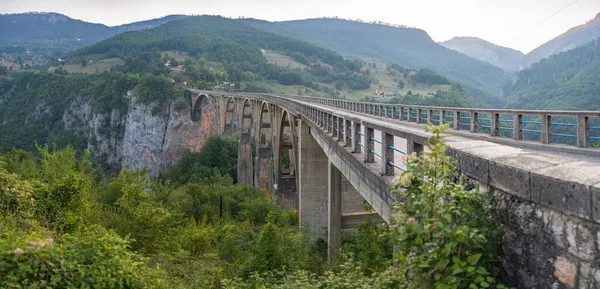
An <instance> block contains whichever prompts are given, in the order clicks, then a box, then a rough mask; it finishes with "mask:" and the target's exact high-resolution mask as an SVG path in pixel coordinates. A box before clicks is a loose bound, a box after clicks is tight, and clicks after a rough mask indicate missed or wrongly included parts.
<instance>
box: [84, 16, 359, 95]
mask: <svg viewBox="0 0 600 289" xmlns="http://www.w3.org/2000/svg"><path fill="white" fill-rule="evenodd" d="M265 49H268V50H270V51H275V52H278V53H281V54H283V55H286V56H289V57H291V58H293V59H294V60H296V61H298V62H300V63H302V64H303V65H305V66H307V69H300V68H295V69H292V68H286V67H282V66H277V65H274V64H271V63H269V62H268V61H267V59H266V58H265V56H263V53H262V52H261V50H265ZM156 50H160V51H182V52H186V53H187V54H188V55H189V56H190V57H198V58H200V59H201V60H200V62H199V63H197V64H200V65H195V63H194V62H193V61H190V62H188V63H187V64H188V65H187V66H188V67H189V66H190V65H192V66H193V67H194V68H192V69H198V72H199V73H200V74H201V75H204V74H206V73H205V71H204V70H207V71H208V70H210V68H213V69H214V68H215V67H214V66H222V67H223V70H224V71H223V73H225V77H223V78H222V79H202V80H204V82H202V83H201V84H200V83H197V81H198V80H199V79H197V78H196V79H193V77H192V80H193V81H195V82H193V83H196V84H200V85H202V86H206V85H207V84H210V85H213V86H214V85H216V84H218V81H217V80H219V81H227V82H232V83H236V82H243V81H275V82H276V83H279V84H282V85H301V86H305V87H309V88H312V89H314V90H317V91H325V92H327V93H329V94H331V95H335V91H334V90H332V89H329V88H328V87H324V86H321V85H320V83H333V82H336V83H340V84H341V85H342V86H344V87H349V88H351V89H362V88H366V87H368V86H369V85H370V83H371V79H370V78H369V77H368V76H366V75H364V74H362V73H360V71H359V70H360V67H361V66H362V63H361V61H358V60H348V59H344V58H343V57H342V56H340V55H339V54H337V53H335V52H333V51H330V50H327V49H323V48H319V47H316V46H314V45H311V44H308V43H306V42H303V41H298V40H294V39H291V38H286V37H281V36H278V35H275V34H271V33H267V32H264V31H261V30H258V29H255V28H252V27H250V26H248V25H245V24H242V23H240V22H237V21H234V20H230V19H227V18H223V17H216V16H197V17H189V18H186V19H183V20H179V21H173V22H169V23H167V24H165V25H162V26H159V27H156V28H154V29H150V30H144V31H137V32H127V33H123V34H120V35H117V36H115V37H113V38H111V39H107V40H105V41H102V42H100V43H97V44H95V45H92V46H89V47H86V48H83V49H81V50H78V51H76V52H75V53H74V55H75V56H87V55H103V56H104V57H107V58H113V57H121V58H127V57H128V56H138V55H140V54H142V53H144V52H149V51H156ZM168 60H170V61H171V66H176V65H178V64H179V63H178V62H177V61H176V59H174V58H173V59H169V58H168ZM202 62H203V63H202ZM129 63H131V61H127V63H126V64H125V67H126V69H125V70H127V71H140V70H139V69H133V70H132V69H129V68H127V67H131V65H128V64H129ZM208 63H213V64H214V66H210V65H206V64H208ZM133 67H134V68H137V67H136V66H135V65H134V66H133ZM162 69H163V70H164V69H165V67H164V66H163V67H162ZM168 71H170V70H169V69H166V70H164V71H163V72H159V71H153V72H151V73H154V74H157V73H163V74H166V73H167V72H168ZM190 73H192V74H193V71H191V72H190ZM188 76H190V77H191V76H192V75H188Z"/></svg>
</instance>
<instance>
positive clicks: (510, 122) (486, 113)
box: [302, 97, 600, 148]
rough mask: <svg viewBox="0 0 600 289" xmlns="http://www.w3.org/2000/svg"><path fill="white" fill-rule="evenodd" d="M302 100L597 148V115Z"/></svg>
mask: <svg viewBox="0 0 600 289" xmlns="http://www.w3.org/2000/svg"><path fill="white" fill-rule="evenodd" d="M302 99H303V100H308V101H312V102H316V103H320V104H323V105H328V106H332V107H336V108H339V109H345V110H351V111H354V112H360V113H364V114H369V115H374V116H379V117H384V118H390V119H395V120H400V121H406V122H414V123H433V124H436V125H439V124H441V123H449V124H451V128H452V129H454V130H462V131H468V132H471V133H485V134H489V135H490V136H492V137H505V138H512V139H514V140H527V141H537V142H540V143H542V144H550V143H558V144H567V145H573V146H577V147H580V148H587V147H593V146H596V145H599V144H600V111H565V110H514V109H481V108H461V107H436V106H414V105H403V104H382V103H372V102H358V101H348V100H337V99H327V98H310V97H302Z"/></svg>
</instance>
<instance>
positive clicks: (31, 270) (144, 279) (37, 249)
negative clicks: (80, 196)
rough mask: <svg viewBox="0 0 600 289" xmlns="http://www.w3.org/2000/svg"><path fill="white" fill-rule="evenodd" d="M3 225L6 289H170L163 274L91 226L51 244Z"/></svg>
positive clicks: (0, 256)
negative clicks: (23, 288)
mask: <svg viewBox="0 0 600 289" xmlns="http://www.w3.org/2000/svg"><path fill="white" fill-rule="evenodd" d="M22 230H23V227H22V225H21V224H16V223H15V222H14V221H13V220H11V219H10V218H6V217H2V219H1V220H0V232H1V233H2V237H1V238H0V250H1V251H0V276H2V278H0V287H2V288H22V287H21V286H24V287H26V288H161V287H163V288H167V287H166V286H164V281H162V279H161V275H162V271H160V270H155V269H151V268H149V267H147V266H146V265H145V262H147V261H146V259H144V258H143V257H141V256H139V255H138V254H135V253H132V252H131V251H130V250H129V248H128V245H127V241H126V240H125V239H123V238H121V237H119V236H118V235H117V234H116V233H114V232H111V231H107V230H105V229H103V228H101V227H99V226H91V227H88V228H85V229H82V230H78V231H76V232H74V233H73V234H66V235H63V236H61V237H60V238H59V239H53V238H52V237H50V236H49V235H50V234H49V233H44V232H43V231H34V232H31V233H29V234H28V235H26V236H24V235H25V233H24V232H23V231H22Z"/></svg>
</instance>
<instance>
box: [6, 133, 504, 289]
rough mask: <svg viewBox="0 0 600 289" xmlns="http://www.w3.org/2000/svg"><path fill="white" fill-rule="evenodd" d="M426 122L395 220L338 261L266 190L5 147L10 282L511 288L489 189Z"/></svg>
mask: <svg viewBox="0 0 600 289" xmlns="http://www.w3.org/2000/svg"><path fill="white" fill-rule="evenodd" d="M428 129H429V131H430V132H432V137H431V138H430V139H429V141H428V142H427V143H426V145H427V147H428V148H429V150H428V151H427V152H426V153H424V154H423V155H422V156H419V157H412V158H410V160H409V164H408V170H407V171H406V172H405V173H404V174H403V175H402V176H401V177H400V178H399V184H398V185H397V187H396V188H395V189H399V190H401V191H402V193H401V194H400V196H399V197H400V198H401V199H402V201H401V202H399V203H398V204H397V206H396V214H395V217H396V218H395V220H393V222H392V224H391V225H390V227H389V228H388V227H378V226H375V225H373V224H370V223H367V224H364V225H362V226H360V227H359V228H358V230H356V232H355V233H354V234H353V235H352V236H351V237H350V238H347V239H345V242H344V244H343V245H342V248H341V252H342V256H341V257H340V258H339V260H338V262H336V263H332V264H326V263H325V261H324V252H325V250H324V247H323V243H320V242H315V240H313V239H312V238H310V237H309V235H308V234H307V232H305V231H304V230H298V226H297V224H298V223H297V213H296V212H290V211H284V210H281V209H278V208H277V206H276V205H275V204H274V203H273V200H272V199H271V198H270V197H269V196H267V195H266V194H265V192H263V191H260V190H257V189H255V188H251V187H247V186H236V185H223V183H220V182H216V183H213V184H209V185H206V184H202V183H201V181H200V180H201V179H198V178H195V177H194V175H195V174H194V173H191V174H189V176H190V177H189V180H198V181H194V182H188V181H187V180H184V181H182V179H175V178H176V177H177V176H172V175H171V176H169V175H165V176H163V181H162V182H155V181H151V180H147V179H146V177H145V172H130V171H123V172H121V174H119V176H118V177H116V178H113V179H108V180H100V181H97V180H95V178H94V177H95V176H96V174H95V173H94V170H93V168H92V166H91V164H90V163H89V161H87V159H88V156H86V155H84V156H82V157H79V158H78V157H77V155H76V153H75V150H73V149H70V148H69V149H65V150H61V151H51V150H49V149H48V148H46V147H44V148H39V150H40V153H39V154H40V158H39V159H35V158H33V157H32V155H30V154H27V153H23V152H22V151H10V152H8V153H4V154H0V210H1V213H2V215H3V217H2V218H1V219H0V274H2V276H7V278H4V279H3V280H2V281H0V282H4V283H0V285H1V286H2V287H7V288H14V287H19V286H21V287H26V288H43V287H48V286H52V287H55V288H65V287H76V288H79V287H88V288H163V287H166V288H404V289H409V288H410V289H414V288H424V289H463V288H475V289H476V288H505V287H504V286H503V285H500V284H497V282H496V276H497V274H498V268H497V264H498V261H499V255H500V247H499V240H500V238H501V236H502V229H501V228H497V227H496V225H495V224H494V222H493V221H492V219H491V217H490V214H489V210H488V206H487V200H486V196H485V194H484V193H482V192H479V191H467V190H466V189H465V186H464V185H463V184H462V183H456V182H454V181H453V180H456V176H455V175H454V173H453V171H452V166H453V160H452V159H451V158H450V157H448V156H447V155H446V147H445V144H444V137H443V135H442V132H443V130H444V128H443V127H441V128H440V127H429V128H428ZM191 159H196V158H195V157H192V158H191ZM179 168H180V169H181V170H180V171H181V172H182V173H184V174H187V173H188V172H187V171H186V170H184V169H183V166H180V167H179ZM199 171H202V169H200V170H199ZM186 178H187V177H186ZM221 198H222V199H223V200H224V201H223V210H222V212H223V214H222V215H221V214H220V211H221V210H220V209H219V206H220V199H221ZM393 245H395V246H396V249H397V253H396V254H394V257H392V253H391V247H392V246H393Z"/></svg>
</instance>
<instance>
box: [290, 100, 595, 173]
mask: <svg viewBox="0 0 600 289" xmlns="http://www.w3.org/2000/svg"><path fill="white" fill-rule="evenodd" d="M297 102H298V103H302V104H304V105H307V106H311V107H315V108H318V109H321V110H333V111H335V114H336V115H339V116H341V117H343V118H355V119H356V118H357V119H364V120H366V121H369V122H370V123H374V124H377V125H379V126H382V127H389V128H394V129H397V130H399V131H404V132H407V133H410V134H415V135H422V136H423V137H428V135H429V134H427V133H426V132H424V131H423V124H418V123H415V122H406V121H401V120H397V119H390V118H385V117H381V116H374V115H369V114H364V113H360V112H354V111H349V110H345V109H339V108H335V107H331V106H328V105H323V104H317V103H313V102H307V101H297ZM449 133H450V134H452V136H451V137H448V138H447V140H448V142H461V141H472V140H482V141H488V142H491V143H496V144H501V145H506V146H510V147H514V148H519V149H523V150H524V151H526V152H532V153H537V154H542V155H546V156H550V157H558V158H564V159H565V161H568V160H573V161H587V162H592V163H600V149H594V148H576V147H573V146H569V145H563V144H541V143H539V142H536V141H527V140H513V139H510V138H502V137H492V136H490V135H489V134H485V133H472V132H469V131H461V130H453V129H450V130H449Z"/></svg>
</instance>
